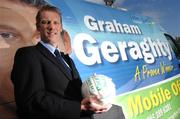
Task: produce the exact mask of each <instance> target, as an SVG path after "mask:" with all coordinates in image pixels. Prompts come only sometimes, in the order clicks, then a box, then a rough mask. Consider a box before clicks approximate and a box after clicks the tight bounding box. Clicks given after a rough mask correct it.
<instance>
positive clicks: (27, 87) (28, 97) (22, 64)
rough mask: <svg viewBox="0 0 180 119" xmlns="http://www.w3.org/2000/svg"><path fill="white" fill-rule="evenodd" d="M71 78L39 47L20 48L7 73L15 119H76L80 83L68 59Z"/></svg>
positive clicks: (78, 115) (72, 64)
mask: <svg viewBox="0 0 180 119" xmlns="http://www.w3.org/2000/svg"><path fill="white" fill-rule="evenodd" d="M66 58H67V59H68V64H69V65H70V67H71V69H72V76H70V75H68V73H67V72H66V71H65V70H64V67H63V65H62V64H60V63H59V62H58V60H57V59H56V58H55V56H54V55H53V54H51V53H50V51H49V50H48V49H46V48H45V47H44V46H43V45H42V44H40V43H38V44H37V45H36V46H30V47H25V48H20V49H19V50H18V51H17V52H16V55H15V60H14V66H13V70H12V74H11V79H12V82H13V83H14V91H15V100H16V105H17V112H18V115H19V118H22V119H56V118H58V119H79V118H80V102H81V99H82V96H81V84H82V82H81V80H80V76H79V74H78V71H77V69H76V67H75V65H74V63H73V61H72V59H71V58H69V57H68V56H66Z"/></svg>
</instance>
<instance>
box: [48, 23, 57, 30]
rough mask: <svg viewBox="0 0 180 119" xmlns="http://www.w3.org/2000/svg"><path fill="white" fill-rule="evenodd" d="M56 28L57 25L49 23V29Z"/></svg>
mask: <svg viewBox="0 0 180 119" xmlns="http://www.w3.org/2000/svg"><path fill="white" fill-rule="evenodd" d="M55 28H56V25H55V24H53V23H52V22H51V23H50V24H49V25H48V29H49V30H53V29H55Z"/></svg>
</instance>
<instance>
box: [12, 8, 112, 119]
mask: <svg viewBox="0 0 180 119" xmlns="http://www.w3.org/2000/svg"><path fill="white" fill-rule="evenodd" d="M36 26H37V30H38V31H39V32H40V37H41V41H40V43H38V44H37V45H36V46H30V47H24V48H20V49H19V50H18V51H17V52H16V55H15V60H14V66H13V70H12V73H11V79H12V82H13V84H14V93H15V100H16V105H17V112H18V116H19V118H20V119H21V118H22V119H56V118H57V119H79V118H82V119H89V118H90V115H91V114H92V113H101V112H106V111H107V110H108V109H107V107H109V105H100V103H99V102H100V101H99V98H98V97H97V96H91V97H89V98H85V99H82V95H81V85H82V82H81V80H80V76H79V74H78V71H77V69H76V67H75V65H74V63H73V61H72V59H71V58H70V57H69V56H68V55H65V56H64V58H63V55H60V53H59V52H60V51H59V49H61V48H60V47H59V46H60V44H61V43H60V41H62V39H61V32H62V18H61V13H60V12H59V11H58V9H57V8H56V7H52V6H44V7H42V8H41V9H40V11H39V12H38V14H37V16H36ZM80 116H81V117H80Z"/></svg>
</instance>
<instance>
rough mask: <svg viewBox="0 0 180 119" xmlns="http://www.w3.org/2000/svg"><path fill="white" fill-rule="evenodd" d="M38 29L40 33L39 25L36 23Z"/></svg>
mask: <svg viewBox="0 0 180 119" xmlns="http://www.w3.org/2000/svg"><path fill="white" fill-rule="evenodd" d="M36 29H37V31H40V29H39V24H38V23H36Z"/></svg>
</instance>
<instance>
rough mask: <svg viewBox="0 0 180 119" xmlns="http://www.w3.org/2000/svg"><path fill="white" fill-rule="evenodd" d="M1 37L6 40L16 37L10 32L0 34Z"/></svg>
mask: <svg viewBox="0 0 180 119" xmlns="http://www.w3.org/2000/svg"><path fill="white" fill-rule="evenodd" d="M0 36H1V37H2V38H4V39H8V38H12V37H15V36H14V35H13V34H12V33H8V32H3V33H0Z"/></svg>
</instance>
